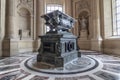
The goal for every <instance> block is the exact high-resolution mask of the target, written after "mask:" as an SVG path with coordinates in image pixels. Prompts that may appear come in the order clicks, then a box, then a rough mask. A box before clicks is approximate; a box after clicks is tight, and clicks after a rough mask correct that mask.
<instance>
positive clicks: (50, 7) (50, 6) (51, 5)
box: [46, 4, 63, 32]
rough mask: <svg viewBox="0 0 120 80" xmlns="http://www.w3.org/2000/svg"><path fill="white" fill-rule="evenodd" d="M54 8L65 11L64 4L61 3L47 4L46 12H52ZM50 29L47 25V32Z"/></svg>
mask: <svg viewBox="0 0 120 80" xmlns="http://www.w3.org/2000/svg"><path fill="white" fill-rule="evenodd" d="M54 10H59V11H61V12H63V5H60V4H47V6H46V13H49V12H52V11H54ZM48 31H49V27H48V26H46V32H48Z"/></svg>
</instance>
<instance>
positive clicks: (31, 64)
mask: <svg viewBox="0 0 120 80" xmlns="http://www.w3.org/2000/svg"><path fill="white" fill-rule="evenodd" d="M24 65H25V67H26V68H28V69H30V70H32V71H35V72H39V73H45V74H54V75H62V74H63V75H67V74H76V73H83V72H87V71H91V70H93V69H95V68H97V67H98V66H99V61H98V60H96V59H94V58H92V57H88V56H82V57H80V58H77V59H74V60H73V61H71V62H69V63H67V64H65V65H64V67H62V68H51V69H42V68H40V66H42V65H41V64H38V63H37V61H36V57H32V58H29V59H27V60H26V61H25V62H24ZM43 66H44V65H43ZM48 67H49V66H48Z"/></svg>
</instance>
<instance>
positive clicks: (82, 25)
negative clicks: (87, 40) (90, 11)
mask: <svg viewBox="0 0 120 80" xmlns="http://www.w3.org/2000/svg"><path fill="white" fill-rule="evenodd" d="M88 18H89V16H81V17H79V18H78V26H79V27H78V29H79V35H80V32H81V31H87V35H89V27H88V26H89V21H88Z"/></svg>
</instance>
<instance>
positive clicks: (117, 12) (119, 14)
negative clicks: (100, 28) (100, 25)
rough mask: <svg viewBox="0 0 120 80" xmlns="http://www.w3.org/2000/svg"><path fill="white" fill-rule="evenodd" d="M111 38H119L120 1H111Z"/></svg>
mask: <svg viewBox="0 0 120 80" xmlns="http://www.w3.org/2000/svg"><path fill="white" fill-rule="evenodd" d="M112 3H113V36H118V35H119V36H120V0H113V2H112Z"/></svg>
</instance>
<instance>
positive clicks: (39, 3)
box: [35, 0, 46, 51]
mask: <svg viewBox="0 0 120 80" xmlns="http://www.w3.org/2000/svg"><path fill="white" fill-rule="evenodd" d="M45 1H46V0H36V11H37V13H36V22H35V23H36V40H35V48H36V51H37V50H38V48H39V46H40V38H38V36H40V35H43V34H44V33H45V25H44V20H43V19H42V18H41V15H43V14H45Z"/></svg>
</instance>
